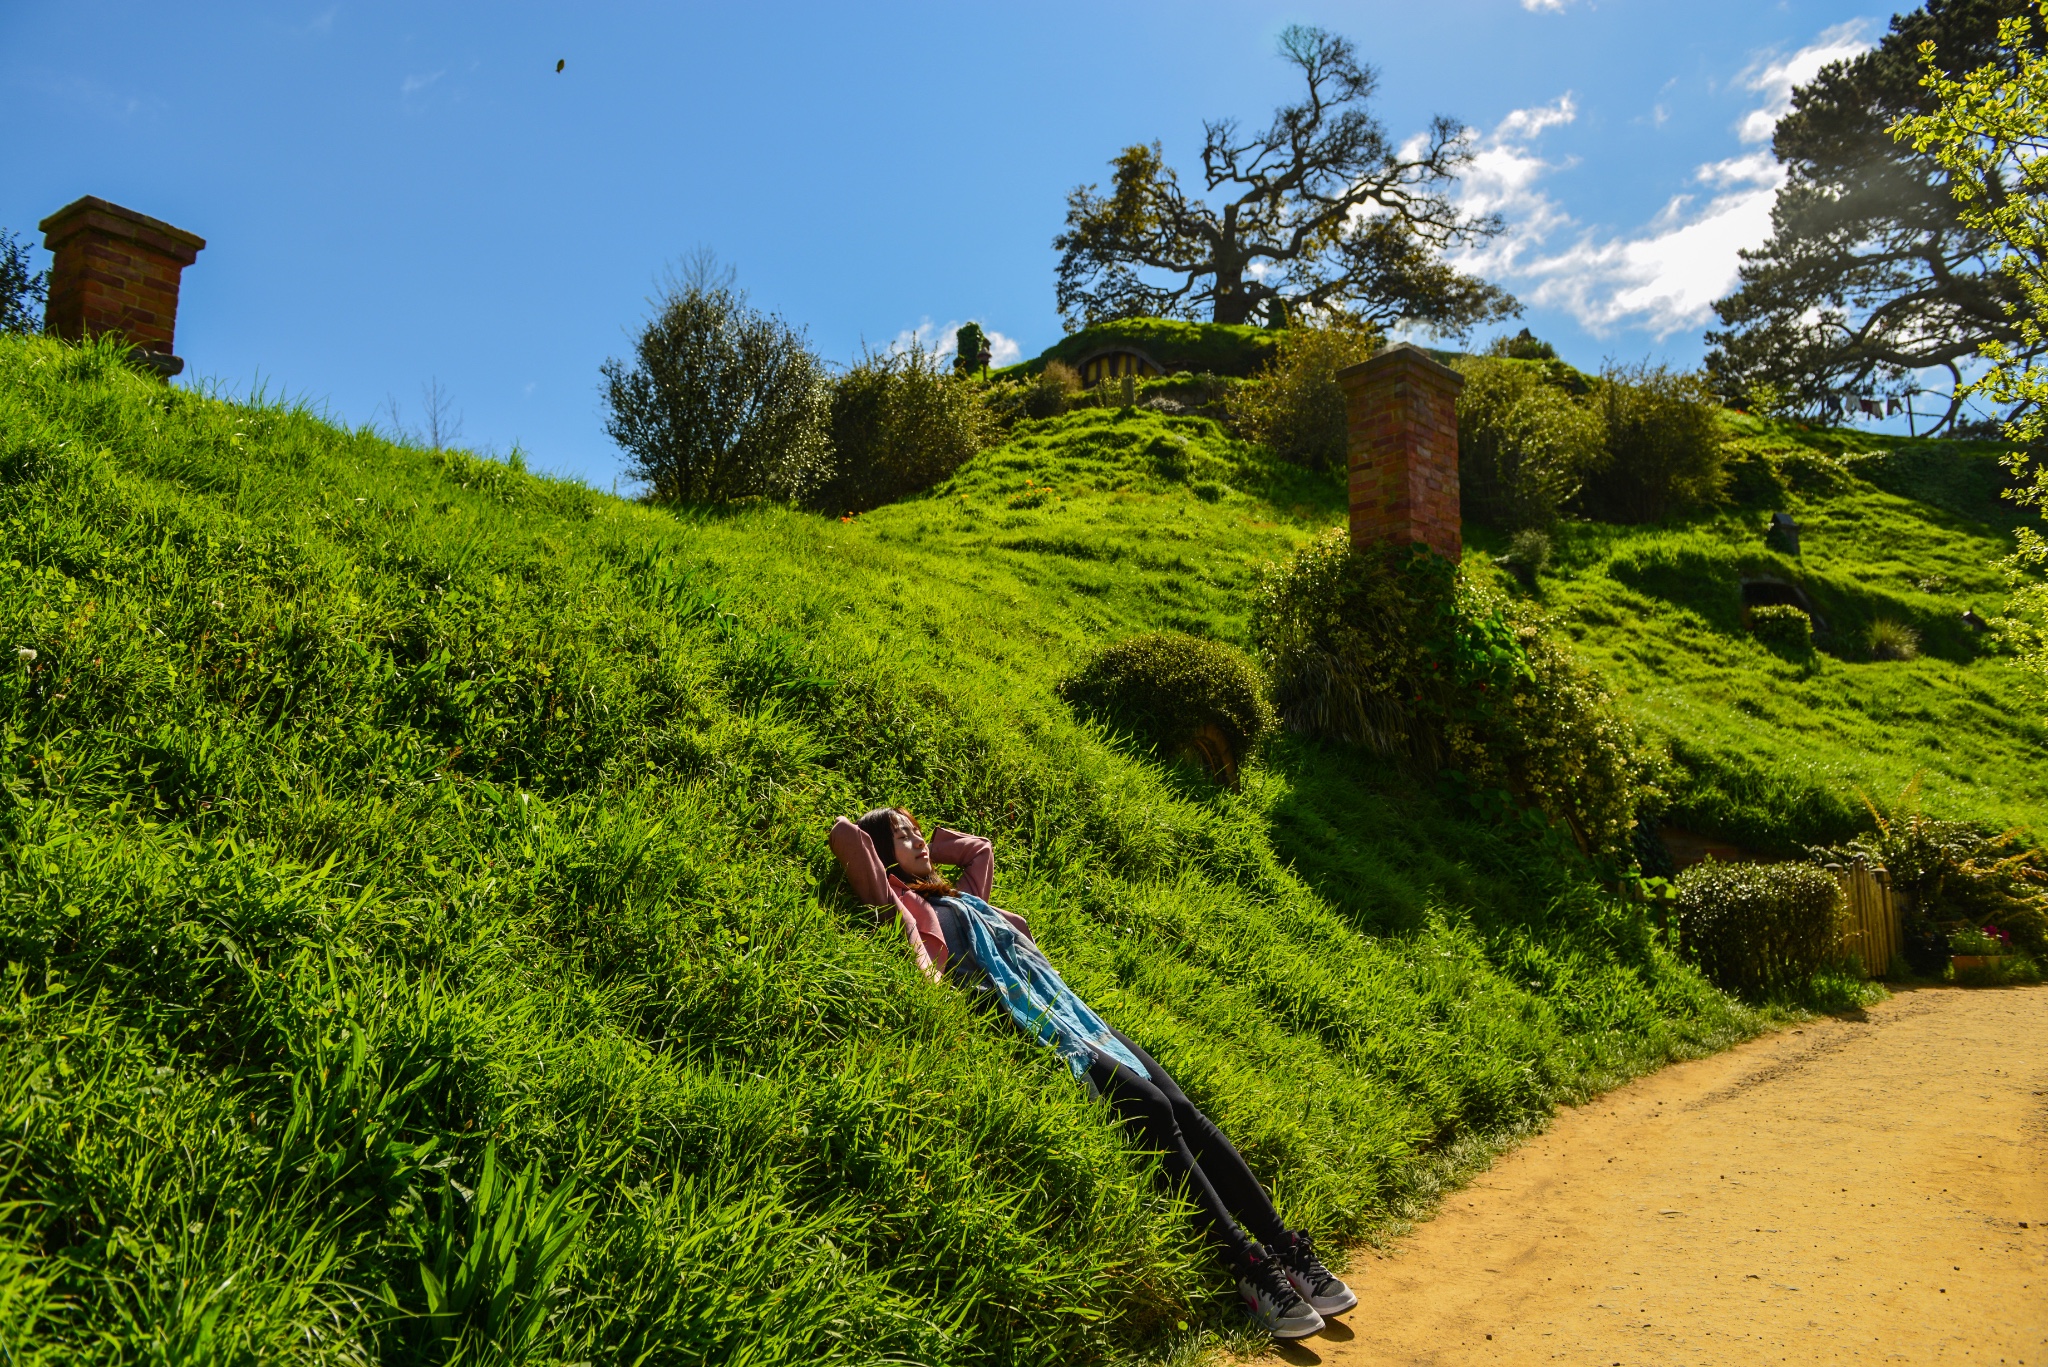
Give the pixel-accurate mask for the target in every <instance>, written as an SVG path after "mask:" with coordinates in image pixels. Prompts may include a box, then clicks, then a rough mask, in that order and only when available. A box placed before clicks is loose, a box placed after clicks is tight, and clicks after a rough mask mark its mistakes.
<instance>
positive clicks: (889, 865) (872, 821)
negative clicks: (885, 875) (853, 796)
mask: <svg viewBox="0 0 2048 1367" xmlns="http://www.w3.org/2000/svg"><path fill="white" fill-rule="evenodd" d="M898 812H902V813H903V819H904V820H906V821H908V822H909V823H910V824H911V825H913V826H916V825H917V818H916V817H914V816H912V815H911V814H910V813H909V812H907V811H904V809H903V808H901V807H877V808H875V809H874V810H873V811H871V812H867V813H864V814H863V815H862V816H861V818H860V820H858V821H856V822H854V823H853V824H854V825H856V826H858V827H860V828H861V830H863V831H865V832H866V833H867V837H868V840H869V841H870V842H872V843H873V845H874V847H875V856H876V857H877V858H879V859H880V860H881V861H882V867H883V869H885V870H887V871H888V872H890V873H893V874H895V875H896V876H897V877H898V878H901V877H902V876H903V873H902V870H901V869H899V868H898V867H897V864H896V823H895V822H894V821H892V820H890V818H891V817H893V816H895V815H896V814H897V813H898ZM920 829H922V828H920ZM903 886H904V887H906V888H908V889H909V890H910V891H912V892H914V893H917V894H918V895H920V896H923V897H951V896H952V895H953V894H954V893H957V892H958V891H960V889H958V888H956V887H954V886H953V885H952V884H951V883H948V882H947V881H946V880H945V879H943V878H938V877H932V878H922V879H919V880H918V881H917V882H915V883H905V884H904V885H903Z"/></svg>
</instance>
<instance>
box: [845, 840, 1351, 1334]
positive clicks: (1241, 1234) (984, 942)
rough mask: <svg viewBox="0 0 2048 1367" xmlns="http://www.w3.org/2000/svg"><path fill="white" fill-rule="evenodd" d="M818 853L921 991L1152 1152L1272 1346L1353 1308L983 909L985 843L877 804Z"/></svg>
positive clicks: (1196, 1132) (1229, 1161)
mask: <svg viewBox="0 0 2048 1367" xmlns="http://www.w3.org/2000/svg"><path fill="white" fill-rule="evenodd" d="M832 853H834V854H835V855H837V856H838V857H839V862H840V864H841V865H842V866H844V868H845V869H846V877H847V880H848V881H849V882H850V883H852V884H853V890H854V892H855V893H856V894H857V895H858V896H859V897H860V899H861V900H862V901H864V902H866V903H867V904H868V905H869V906H872V907H891V906H893V907H894V908H895V909H896V913H897V916H898V918H899V919H900V920H901V922H902V924H903V933H904V934H905V935H906V936H907V937H909V940H910V949H911V952H912V953H913V954H915V955H916V956H917V964H918V967H919V968H921V969H923V970H924V972H925V973H926V974H927V975H928V976H929V977H930V978H931V979H932V980H933V981H934V982H952V983H955V984H957V985H958V986H959V987H960V988H961V989H963V990H964V991H966V992H968V993H969V994H970V996H971V997H973V998H974V999H975V1000H976V1002H977V1004H979V1005H982V1006H984V1007H986V1008H988V1009H990V1010H997V1009H1001V1010H1002V1011H1003V1013H1004V1015H1005V1017H1006V1018H1007V1019H1008V1020H1009V1021H1010V1022H1011V1023H1012V1024H1014V1025H1015V1026H1016V1027H1017V1028H1018V1029H1019V1030H1020V1031H1022V1032H1023V1033H1024V1035H1025V1036H1026V1037H1027V1038H1029V1039H1031V1040H1034V1041H1035V1042H1037V1043H1039V1044H1043V1045H1045V1046H1047V1047H1048V1048H1051V1049H1055V1050H1057V1051H1058V1052H1059V1054H1060V1057H1061V1058H1063V1059H1065V1060H1066V1064H1067V1067H1068V1068H1069V1069H1070V1070H1071V1071H1072V1072H1073V1074H1074V1077H1075V1079H1076V1080H1078V1081H1083V1082H1086V1083H1087V1084H1088V1085H1089V1087H1090V1090H1091V1092H1093V1093H1097V1094H1100V1095H1102V1096H1106V1097H1108V1098H1109V1101H1110V1104H1111V1105H1112V1106H1113V1107H1115V1109H1116V1112H1117V1114H1118V1116H1119V1117H1121V1118H1122V1120H1123V1122H1124V1126H1125V1128H1127V1129H1128V1130H1129V1131H1130V1132H1131V1134H1132V1136H1133V1137H1134V1138H1136V1140H1137V1141H1138V1143H1140V1144H1141V1145H1143V1146H1144V1147H1145V1148H1147V1149H1150V1150H1152V1151H1154V1152H1156V1153H1157V1154H1158V1155H1159V1158H1160V1165H1161V1168H1162V1170H1163V1172H1164V1174H1165V1176H1166V1178H1167V1180H1168V1181H1170V1182H1172V1183H1173V1184H1174V1185H1175V1186H1177V1187H1178V1186H1184V1187H1185V1189H1186V1192H1187V1196H1188V1199H1189V1200H1190V1201H1192V1202H1193V1203H1194V1206H1195V1210H1196V1212H1197V1214H1198V1216H1199V1218H1200V1220H1201V1222H1202V1224H1203V1226H1204V1227H1205V1229H1206V1230H1207V1232H1208V1234H1209V1236H1210V1238H1211V1239H1212V1240H1213V1241H1214V1242H1215V1243H1216V1244H1217V1246H1218V1247H1219V1248H1220V1250H1221V1251H1222V1253H1223V1256H1224V1257H1225V1258H1227V1259H1228V1260H1229V1261H1230V1263H1231V1266H1232V1268H1233V1269H1234V1270H1235V1271H1236V1273H1237V1289H1238V1293H1239V1294H1240V1295H1242V1296H1243V1297H1244V1300H1245V1304H1246V1305H1247V1306H1248V1307H1249V1308H1250V1309H1251V1312H1252V1313H1253V1314H1254V1315H1257V1316H1258V1317H1259V1319H1260V1320H1262V1321H1264V1322H1265V1324H1266V1326H1267V1327H1268V1328H1269V1329H1271V1330H1272V1331H1273V1333H1274V1334H1275V1335H1276V1336H1277V1337H1279V1338H1300V1337H1302V1336H1303V1335H1305V1334H1313V1333H1314V1332H1315V1331H1316V1330H1318V1329H1320V1328H1322V1327H1323V1316H1324V1315H1335V1314H1340V1313H1342V1312H1343V1311H1346V1310H1349V1309H1350V1308H1351V1307H1352V1306H1354V1305H1356V1304H1358V1297H1356V1296H1354V1295H1353V1294H1352V1293H1351V1288H1349V1287H1347V1286H1346V1285H1344V1283H1343V1282H1341V1281H1339V1280H1338V1279H1337V1278H1336V1277H1334V1276H1332V1275H1331V1273H1330V1270H1329V1269H1328V1268H1326V1267H1324V1266H1323V1265H1322V1263H1321V1262H1320V1261H1318V1260H1317V1258H1316V1254H1315V1248H1314V1247H1313V1246H1312V1245H1311V1244H1310V1243H1309V1239H1308V1236H1307V1235H1306V1234H1303V1233H1302V1232H1301V1231H1299V1230H1290V1229H1288V1228H1287V1227H1286V1226H1284V1225H1282V1224H1281V1223H1280V1216H1279V1215H1278V1214H1277V1213H1276V1212H1275V1211H1274V1209H1273V1203H1272V1201H1271V1200H1270V1199H1269V1198H1268V1197H1267V1195H1266V1192H1265V1189H1264V1188H1263V1187H1261V1186H1260V1185H1259V1181H1258V1179H1257V1178H1256V1177H1253V1176H1252V1174H1251V1169H1249V1168H1247V1167H1246V1166H1245V1163H1244V1159H1242V1158H1240V1157H1239V1156H1238V1152H1237V1150H1236V1149H1234V1148H1232V1147H1231V1144H1230V1141H1229V1140H1228V1139H1225V1138H1224V1137H1223V1134H1222V1132H1221V1131H1219V1130H1218V1129H1217V1128H1216V1126H1215V1125H1214V1124H1213V1123H1212V1122H1211V1121H1210V1119H1209V1117H1208V1116H1206V1115H1203V1114H1202V1112H1201V1111H1200V1110H1198V1109H1196V1107H1195V1104H1194V1103H1193V1102H1192V1101H1189V1100H1188V1099H1187V1096H1186V1094H1185V1093H1183V1092H1182V1091H1181V1089H1180V1088H1179V1086H1178V1085H1176V1084H1175V1082H1174V1080H1173V1078H1172V1077H1171V1076H1169V1075H1168V1073H1167V1071H1166V1069H1164V1068H1162V1067H1160V1065H1159V1061H1158V1060H1157V1059H1155V1058H1153V1057H1152V1056H1151V1055H1150V1054H1148V1053H1146V1052H1145V1051H1144V1050H1143V1049H1141V1048H1139V1047H1138V1045H1137V1044H1136V1043H1135V1042H1133V1041H1132V1040H1131V1038H1130V1037H1129V1036H1128V1035H1125V1034H1124V1033H1123V1032H1122V1031H1120V1030H1116V1029H1113V1028H1112V1027H1110V1026H1108V1025H1105V1024H1104V1023H1103V1022H1102V1019H1101V1018H1100V1017H1098V1016H1097V1015H1096V1014H1095V1013H1094V1012H1093V1011H1090V1010H1089V1009H1088V1006H1087V1004H1086V1003H1085V1002H1083V1001H1082V1000H1081V999H1080V998H1079V997H1077V996H1075V995H1074V992H1073V989H1071V988H1069V987H1068V986H1067V985H1066V983H1065V982H1063V981H1062V980H1061V979H1060V975H1059V974H1058V973H1056V972H1054V971H1053V968H1052V965H1051V964H1049V963H1047V962H1046V960H1045V955H1044V954H1042V953H1040V952H1039V948H1038V945H1037V944H1036V942H1034V941H1033V940H1032V938H1031V934H1030V929H1029V927H1027V926H1026V925H1025V923H1024V918H1023V917H1021V916H1016V915H1012V914H1011V913H1010V912H1007V911H1001V910H998V909H997V908H995V907H992V906H990V905H989V904H988V903H987V902H986V901H984V900H983V899H984V898H985V897H986V896H987V895H988V892H989V879H990V876H991V874H992V872H993V871H994V866H995V852H994V849H993V847H992V846H991V845H990V844H989V842H988V841H987V840H985V839H983V838H982V837H981V836H978V835H962V834H961V833H960V832H958V831H949V830H947V829H945V828H944V827H943V826H941V827H939V828H937V829H936V830H934V831H933V832H932V838H931V841H930V843H929V844H927V843H926V841H925V838H924V833H923V832H922V831H920V830H919V829H918V825H917V822H916V821H914V820H912V819H911V816H910V813H908V812H905V811H901V810H891V809H889V808H877V809H875V810H874V811H872V812H869V813H868V814H867V815H866V816H863V817H862V818H861V819H860V820H859V821H858V822H854V821H848V820H847V819H846V818H844V817H841V818H840V819H839V820H838V821H837V822H836V823H835V824H834V825H833V827H832ZM935 863H945V864H953V865H957V866H958V867H959V869H960V882H959V883H958V884H957V885H955V884H953V883H949V882H947V881H946V880H945V879H944V878H942V877H940V876H939V871H938V869H937V868H936V867H935ZM1247 1230H1250V1232H1251V1234H1256V1235H1257V1236H1258V1241H1257V1242H1254V1241H1253V1239H1252V1238H1251V1237H1250V1235H1249V1234H1247V1233H1246V1231H1247Z"/></svg>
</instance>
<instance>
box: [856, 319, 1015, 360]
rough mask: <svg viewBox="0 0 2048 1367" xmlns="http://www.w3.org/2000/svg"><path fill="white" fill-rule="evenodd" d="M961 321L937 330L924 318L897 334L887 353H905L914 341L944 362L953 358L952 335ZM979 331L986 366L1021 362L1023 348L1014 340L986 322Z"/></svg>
mask: <svg viewBox="0 0 2048 1367" xmlns="http://www.w3.org/2000/svg"><path fill="white" fill-rule="evenodd" d="M963 321H965V320H963V319H959V318H956V319H954V320H953V321H952V322H950V323H947V324H946V325H945V326H943V327H941V326H940V325H939V324H937V323H934V322H933V321H932V320H931V319H929V318H927V319H925V320H924V321H923V322H922V323H919V324H918V325H917V326H916V327H914V328H905V329H903V331H901V332H899V333H897V334H896V337H895V340H893V341H891V342H890V343H889V350H891V351H908V350H909V349H910V346H911V343H913V342H915V343H916V344H917V345H918V346H920V347H923V348H924V349H925V350H926V351H929V352H931V353H932V354H933V355H934V356H935V357H936V358H937V359H938V360H941V361H944V360H947V359H949V358H950V357H951V356H952V355H953V352H954V350H955V343H954V336H953V335H954V334H955V333H957V332H958V331H959V330H960V326H961V324H962V322H963ZM981 330H982V333H983V335H985V336H986V337H987V338H988V349H989V353H990V355H989V364H990V365H991V366H1006V365H1015V364H1016V363H1017V362H1019V361H1021V360H1023V359H1024V349H1023V348H1022V347H1020V346H1018V345H1017V342H1016V340H1015V339H1014V338H1011V337H1006V336H1004V335H1003V334H1002V333H1000V332H997V331H996V330H995V329H994V328H992V327H990V326H988V325H987V324H986V323H984V324H982V328H981Z"/></svg>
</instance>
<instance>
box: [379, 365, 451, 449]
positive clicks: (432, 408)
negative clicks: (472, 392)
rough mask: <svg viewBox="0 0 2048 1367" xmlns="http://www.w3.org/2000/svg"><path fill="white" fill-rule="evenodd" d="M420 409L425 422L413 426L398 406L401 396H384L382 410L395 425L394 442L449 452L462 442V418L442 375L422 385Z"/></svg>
mask: <svg viewBox="0 0 2048 1367" xmlns="http://www.w3.org/2000/svg"><path fill="white" fill-rule="evenodd" d="M420 407H421V409H422V410H423V411H424V414H425V421H424V423H423V425H421V426H419V427H412V426H409V425H408V424H407V423H406V421H405V415H404V414H403V413H402V412H401V411H400V409H399V407H398V396H397V395H395V394H386V395H385V396H384V408H383V410H382V411H383V413H384V417H385V420H386V421H387V422H389V423H390V425H391V440H393V441H395V442H399V443H402V444H404V445H406V446H423V447H425V448H426V449H427V450H429V451H445V450H446V449H447V448H448V447H450V446H453V445H454V444H455V443H456V442H458V441H460V440H462V415H461V414H459V413H456V412H455V411H454V408H455V402H454V400H453V399H451V398H449V397H448V391H447V390H446V389H445V388H443V387H442V384H441V380H440V377H439V376H436V377H434V378H433V379H430V380H428V381H427V382H426V383H425V384H423V385H421V386H420Z"/></svg>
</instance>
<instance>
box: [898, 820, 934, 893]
mask: <svg viewBox="0 0 2048 1367" xmlns="http://www.w3.org/2000/svg"><path fill="white" fill-rule="evenodd" d="M889 824H890V825H891V826H893V827H895V830H896V867H897V868H898V869H899V870H900V871H901V872H902V874H903V876H904V877H905V878H907V879H909V880H910V881H911V882H913V883H914V882H917V881H918V880H920V879H924V878H936V877H938V874H939V871H938V870H937V869H935V868H933V867H932V852H931V847H930V846H928V845H926V844H925V843H924V832H923V831H920V830H919V829H918V828H917V823H916V822H915V821H912V820H911V819H910V818H909V817H907V816H905V815H904V814H903V813H902V812H891V813H889Z"/></svg>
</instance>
